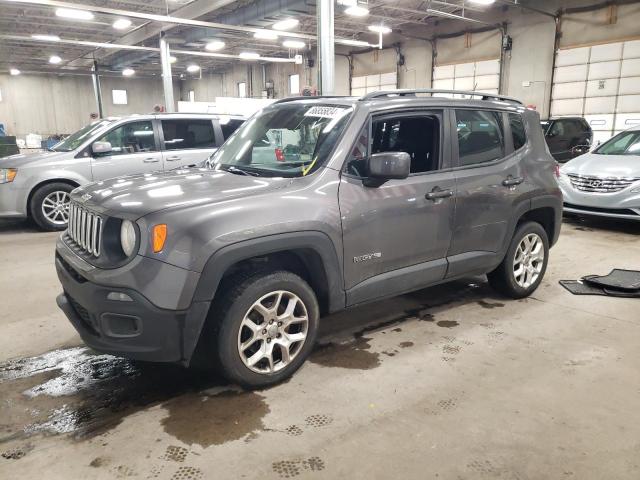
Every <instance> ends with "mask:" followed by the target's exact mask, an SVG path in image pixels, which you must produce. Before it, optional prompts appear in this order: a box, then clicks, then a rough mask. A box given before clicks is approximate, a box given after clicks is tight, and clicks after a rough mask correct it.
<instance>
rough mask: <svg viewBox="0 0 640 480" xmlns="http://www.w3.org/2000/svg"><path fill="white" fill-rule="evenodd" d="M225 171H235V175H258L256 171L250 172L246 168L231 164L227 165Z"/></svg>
mask: <svg viewBox="0 0 640 480" xmlns="http://www.w3.org/2000/svg"><path fill="white" fill-rule="evenodd" d="M227 172H230V173H235V174H236V175H248V176H250V177H259V176H260V174H258V173H256V172H250V171H248V170H243V169H242V168H238V167H234V166H233V165H229V166H228V167H227Z"/></svg>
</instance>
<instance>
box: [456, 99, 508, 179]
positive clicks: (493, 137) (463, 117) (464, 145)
mask: <svg viewBox="0 0 640 480" xmlns="http://www.w3.org/2000/svg"><path fill="white" fill-rule="evenodd" d="M456 119H457V130H458V155H459V158H460V166H463V167H466V166H470V165H477V164H480V163H486V162H492V161H494V160H499V159H501V158H503V157H504V150H505V148H504V134H503V129H502V122H501V114H500V113H498V112H491V111H487V110H456Z"/></svg>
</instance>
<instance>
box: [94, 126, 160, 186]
mask: <svg viewBox="0 0 640 480" xmlns="http://www.w3.org/2000/svg"><path fill="white" fill-rule="evenodd" d="M98 141H100V142H109V143H110V144H111V152H109V153H107V154H93V158H92V160H91V171H92V174H93V179H94V180H104V179H107V178H113V177H119V176H122V175H131V174H135V173H150V172H154V171H158V170H162V154H161V153H160V151H159V150H158V148H157V142H156V137H155V134H154V131H153V122H152V121H151V120H140V121H136V122H128V123H124V124H121V125H118V126H117V127H115V128H113V129H112V130H110V131H109V132H107V133H106V134H105V135H104V136H103V137H102V138H100V139H99V140H98Z"/></svg>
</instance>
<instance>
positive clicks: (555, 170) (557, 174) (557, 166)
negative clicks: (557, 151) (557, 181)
mask: <svg viewBox="0 0 640 480" xmlns="http://www.w3.org/2000/svg"><path fill="white" fill-rule="evenodd" d="M553 173H554V174H555V175H556V178H560V164H559V163H558V162H556V164H555V165H554V166H553Z"/></svg>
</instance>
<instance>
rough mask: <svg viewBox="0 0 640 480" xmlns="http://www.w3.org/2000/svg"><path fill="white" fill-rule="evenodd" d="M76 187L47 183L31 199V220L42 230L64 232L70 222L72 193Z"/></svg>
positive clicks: (60, 183)
mask: <svg viewBox="0 0 640 480" xmlns="http://www.w3.org/2000/svg"><path fill="white" fill-rule="evenodd" d="M74 188H75V187H74V186H72V185H69V184H68V183H62V182H54V183H47V184H46V185H43V186H42V187H40V188H38V189H37V190H36V191H35V193H34V194H33V196H32V197H31V203H30V205H29V209H30V211H31V218H33V221H34V222H35V223H36V225H38V227H40V228H41V229H42V230H48V231H55V230H64V229H65V228H67V223H68V222H69V202H70V199H71V197H70V195H69V194H70V192H71V190H73V189H74Z"/></svg>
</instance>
